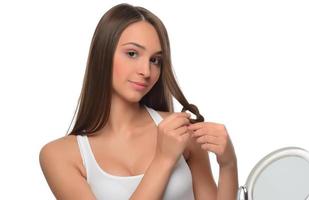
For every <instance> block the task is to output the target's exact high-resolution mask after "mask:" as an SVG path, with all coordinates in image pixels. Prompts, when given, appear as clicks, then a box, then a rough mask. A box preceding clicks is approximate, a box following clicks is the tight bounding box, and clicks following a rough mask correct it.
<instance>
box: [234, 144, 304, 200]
mask: <svg viewBox="0 0 309 200" xmlns="http://www.w3.org/2000/svg"><path fill="white" fill-rule="evenodd" d="M289 156H296V157H300V158H303V159H305V160H307V161H308V163H309V152H308V151H307V150H305V149H302V148H299V147H285V148H281V149H278V150H275V151H273V152H271V153H270V154H268V155H266V156H265V157H264V158H263V159H261V160H260V161H259V162H258V163H257V164H256V165H255V167H254V168H253V169H252V170H251V172H250V174H249V176H248V178H247V181H246V184H245V185H244V186H240V187H239V190H238V195H237V196H238V197H237V199H238V200H254V199H253V188H254V185H255V182H256V180H257V178H258V177H259V176H260V174H261V173H262V172H263V171H264V169H265V168H266V167H267V166H269V165H270V164H271V163H273V162H275V161H277V160H279V159H281V158H284V157H289ZM306 199H309V197H307V198H306Z"/></svg>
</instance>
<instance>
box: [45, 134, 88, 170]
mask: <svg viewBox="0 0 309 200" xmlns="http://www.w3.org/2000/svg"><path fill="white" fill-rule="evenodd" d="M46 154H48V155H49V157H58V159H59V161H60V160H61V161H63V162H67V163H68V164H72V165H73V166H76V167H78V168H79V169H80V166H81V165H80V164H81V163H82V158H81V156H80V153H79V147H78V143H77V140H76V135H66V136H63V137H60V138H57V139H55V140H52V141H49V142H48V143H46V144H44V145H43V147H42V148H41V150H40V158H41V156H42V155H46ZM82 174H83V173H82Z"/></svg>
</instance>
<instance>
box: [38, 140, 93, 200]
mask: <svg viewBox="0 0 309 200" xmlns="http://www.w3.org/2000/svg"><path fill="white" fill-rule="evenodd" d="M63 150H64V149H63V145H61V144H59V143H58V142H50V143H48V144H46V145H45V146H43V147H42V149H41V151H40V155H39V159H40V165H41V169H42V171H43V174H44V176H45V178H46V181H47V183H48V185H49V187H50V189H51V191H52V192H53V194H54V196H55V197H56V199H60V200H71V199H74V200H78V199H80V200H81V199H89V200H95V196H94V194H93V193H92V191H91V189H90V187H89V185H88V183H87V181H86V179H85V178H84V177H83V176H82V174H81V173H80V171H79V170H78V168H77V167H76V166H74V165H73V164H72V162H69V160H68V159H67V157H66V156H65V151H63Z"/></svg>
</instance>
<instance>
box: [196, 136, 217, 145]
mask: <svg viewBox="0 0 309 200" xmlns="http://www.w3.org/2000/svg"><path fill="white" fill-rule="evenodd" d="M196 142H197V143H200V144H204V143H209V144H216V145H219V144H221V143H220V139H218V138H217V137H214V136H211V135H203V136H200V137H199V138H197V139H196Z"/></svg>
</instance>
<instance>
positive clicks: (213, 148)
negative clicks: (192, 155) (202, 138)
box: [201, 143, 220, 155]
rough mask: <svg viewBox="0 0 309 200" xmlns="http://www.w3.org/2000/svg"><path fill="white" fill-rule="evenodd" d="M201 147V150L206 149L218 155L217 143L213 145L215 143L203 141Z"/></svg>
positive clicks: (218, 147)
mask: <svg viewBox="0 0 309 200" xmlns="http://www.w3.org/2000/svg"><path fill="white" fill-rule="evenodd" d="M201 148H202V149H203V150H206V151H211V152H213V153H214V154H216V155H218V154H219V152H220V146H219V145H215V144H209V143H205V144H203V145H201Z"/></svg>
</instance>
